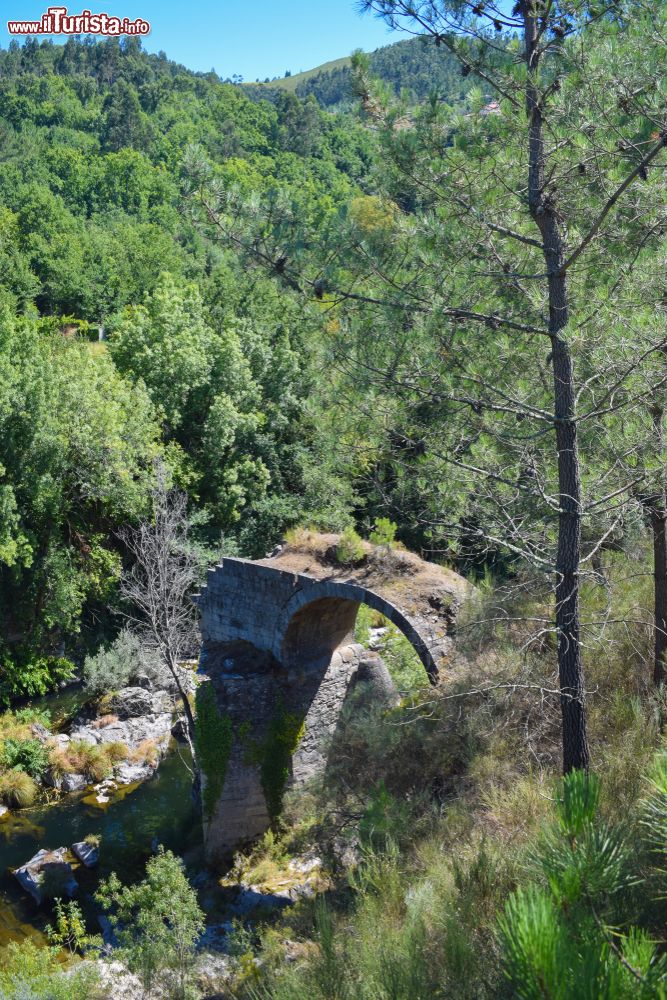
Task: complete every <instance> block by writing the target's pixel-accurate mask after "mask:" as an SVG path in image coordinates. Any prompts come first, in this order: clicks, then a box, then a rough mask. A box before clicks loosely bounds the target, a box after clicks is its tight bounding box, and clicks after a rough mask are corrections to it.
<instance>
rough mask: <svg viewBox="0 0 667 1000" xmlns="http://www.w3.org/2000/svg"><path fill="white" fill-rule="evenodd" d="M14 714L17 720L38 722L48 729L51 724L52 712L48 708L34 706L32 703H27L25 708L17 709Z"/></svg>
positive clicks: (31, 722)
mask: <svg viewBox="0 0 667 1000" xmlns="http://www.w3.org/2000/svg"><path fill="white" fill-rule="evenodd" d="M13 714H14V718H15V719H16V721H17V722H21V723H25V724H26V725H33V724H34V723H38V724H39V725H40V726H45V727H46V728H47V729H48V728H49V726H50V725H51V712H50V711H49V709H48V708H33V707H32V706H31V705H27V706H26V707H25V708H17V709H15V710H14V713H13Z"/></svg>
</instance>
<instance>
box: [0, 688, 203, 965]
mask: <svg viewBox="0 0 667 1000" xmlns="http://www.w3.org/2000/svg"><path fill="white" fill-rule="evenodd" d="M72 699H73V696H71V695H68V696H66V697H65V698H60V700H58V696H56V699H50V700H49V703H48V707H49V709H50V710H51V713H52V719H53V720H54V721H55V720H57V719H58V717H59V714H60V713H62V715H65V714H69V711H70V710H71V703H72ZM188 764H189V758H188V753H187V751H186V750H185V749H183V748H181V747H178V748H177V749H174V750H172V752H170V753H169V754H168V755H167V756H166V757H165V759H164V760H163V761H162V763H161V764H160V767H159V768H158V771H157V773H156V774H155V776H154V777H153V778H151V779H150V780H149V781H146V782H144V783H143V784H140V785H127V786H125V787H124V788H120V789H119V791H118V793H117V794H116V795H115V796H114V797H113V798H112V799H111V801H110V802H109V803H108V804H107V805H104V806H100V805H99V804H98V803H97V802H96V801H95V796H94V795H90V794H89V793H88V794H87V793H86V792H82V793H79V794H74V795H67V796H62V797H60V798H59V799H57V800H56V801H54V802H53V803H51V804H46V803H40V804H38V805H36V806H34V807H33V808H31V809H22V810H19V811H16V812H12V813H11V814H10V815H9V816H5V817H3V818H2V819H0V948H2V947H4V946H6V945H7V944H8V943H9V942H10V941H18V942H20V941H22V940H25V939H26V938H28V937H29V938H34V939H39V942H41V943H43V942H44V928H45V926H46V924H47V923H48V922H49V920H50V919H52V916H51V911H50V907H48V906H41V907H40V906H38V905H37V904H36V903H35V902H34V901H33V899H32V898H31V897H30V896H28V895H27V894H26V893H25V892H24V891H23V890H22V889H21V888H20V886H19V884H18V882H17V881H16V879H15V878H14V876H13V875H12V874H11V872H10V871H9V869H12V868H17V867H18V866H19V865H22V864H24V863H25V862H26V861H28V860H29V859H30V858H31V857H32V856H33V855H34V854H36V853H37V851H38V850H40V848H42V847H45V848H48V849H55V848H58V847H71V845H72V844H73V843H74V842H75V841H79V840H83V838H84V837H85V836H86V835H87V834H96V835H97V836H99V837H100V838H101V847H100V863H99V865H98V866H97V868H95V869H93V870H92V871H87V870H86V869H84V868H82V867H80V868H77V870H76V878H77V880H78V882H79V886H80V888H79V892H78V894H77V899H78V901H79V903H80V904H81V905H82V908H83V910H84V913H85V915H86V917H87V922H88V926H89V930H90V931H91V932H94V931H97V930H99V927H98V926H97V920H96V917H97V914H98V913H99V907H98V906H97V905H96V904H95V902H94V900H93V898H92V895H93V893H94V892H95V890H96V888H97V885H98V884H99V881H100V879H102V878H105V877H106V876H107V875H109V874H110V873H111V872H112V871H115V872H116V873H117V874H118V876H119V878H120V879H121V881H123V882H130V881H134V880H136V879H138V878H141V877H142V876H143V874H144V868H145V864H146V861H147V859H148V858H149V857H150V856H151V854H152V853H153V852H154V851H155V849H156V846H157V845H158V844H162V845H164V847H165V848H167V849H170V850H173V851H174V852H175V853H178V854H183V853H184V852H186V851H191V850H193V849H196V848H197V847H199V845H200V844H201V821H200V819H199V818H198V816H197V813H196V811H195V808H194V805H193V802H192V797H191V794H190V787H191V775H190V772H189V770H188V766H187V765H188Z"/></svg>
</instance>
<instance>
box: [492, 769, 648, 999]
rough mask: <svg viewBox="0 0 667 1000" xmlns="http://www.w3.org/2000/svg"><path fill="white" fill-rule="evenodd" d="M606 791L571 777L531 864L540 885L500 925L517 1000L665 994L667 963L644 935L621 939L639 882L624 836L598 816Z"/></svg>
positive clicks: (515, 901) (513, 899)
mask: <svg viewBox="0 0 667 1000" xmlns="http://www.w3.org/2000/svg"><path fill="white" fill-rule="evenodd" d="M598 802H599V781H598V779H597V778H596V777H595V776H593V775H587V774H585V773H584V772H583V771H574V772H572V773H571V774H569V775H567V776H566V777H565V778H564V780H563V783H562V787H561V791H560V793H559V795H558V796H557V799H556V820H555V822H554V823H553V824H552V825H551V826H550V827H549V828H548V829H547V830H546V831H545V833H544V835H543V836H542V837H541V839H540V841H539V842H538V844H537V846H536V848H535V850H534V852H533V857H532V862H533V868H534V870H535V873H536V875H537V876H538V877H539V879H540V881H539V882H538V881H535V882H532V883H530V884H528V885H527V886H524V887H522V888H520V889H518V890H517V891H516V892H514V893H513V894H512V895H511V896H510V898H509V899H508V901H507V903H506V905H505V910H504V914H503V916H502V917H501V919H500V921H499V933H500V942H501V946H502V953H503V961H504V967H505V972H506V975H507V978H508V980H509V982H510V985H511V990H512V995H513V996H516V997H519V998H522V1000H541V998H543V997H570V996H587V997H605V998H609V1000H615V998H619V1000H621V998H624V997H630V996H646V997H653V996H655V997H659V996H664V995H665V989H666V988H667V957H665V956H662V957H658V955H657V953H656V948H655V944H654V942H652V941H651V939H650V936H649V935H648V934H647V933H646V932H645V931H643V930H641V929H639V928H636V927H634V928H633V927H631V928H629V929H628V930H627V931H626V932H625V933H619V930H618V925H619V918H620V917H621V915H622V909H623V908H622V904H621V905H620V906H616V905H615V899H616V897H619V896H622V894H624V893H627V890H628V889H629V888H630V887H631V885H633V884H634V883H636V882H637V880H638V874H637V858H636V849H635V848H633V846H632V845H631V843H630V841H629V839H628V838H627V836H626V835H625V834H624V831H623V830H622V829H621V828H620V827H618V826H617V827H610V826H609V825H608V824H606V823H604V822H603V821H602V820H601V819H600V818H599V815H598Z"/></svg>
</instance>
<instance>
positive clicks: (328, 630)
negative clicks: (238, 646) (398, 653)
mask: <svg viewBox="0 0 667 1000" xmlns="http://www.w3.org/2000/svg"><path fill="white" fill-rule="evenodd" d="M324 588H326V590H327V591H328V593H325V594H323V593H322V590H323V589H324ZM362 604H363V605H365V606H366V607H368V608H370V609H372V610H373V611H376V612H378V613H379V614H380V615H382V616H383V617H384V618H386V619H387V620H388V621H389V622H390V623H391V624H392V625H394V626H395V627H396V628H397V629H398V630H399V631H400V632H402V633H403V635H404V636H405V638H406V639H407V641H408V642H409V643H410V645H411V646H412V648H413V649H414V651H415V653H416V654H417V656H418V657H419V660H420V661H421V663H422V664H423V666H424V669H425V671H426V674H427V677H428V679H429V681H430V682H431V683H432V684H435V683H436V682H437V677H438V665H437V663H436V662H435V660H434V658H433V655H432V653H431V651H430V649H429V648H428V646H427V644H426V642H425V641H424V639H423V638H422V636H421V635H420V634H419V632H418V631H417V630H416V629H415V627H414V626H413V625H412V624H411V622H410V621H409V620H408V619H407V618H406V617H405V615H404V614H403V613H402V612H401V611H399V609H398V608H396V607H395V606H394V605H393V604H390V603H389V602H388V601H386V600H385V599H384V598H382V597H380V595H379V594H376V593H374V592H373V591H370V590H365V589H364V588H362V587H359V586H357V585H354V584H348V583H345V584H336V583H326V584H324V585H323V584H318V585H317V586H316V587H313V588H308V589H306V590H302V591H299V592H298V593H297V594H296V595H294V597H293V598H292V600H291V601H289V602H288V605H287V607H286V608H285V613H284V618H283V619H282V621H281V623H280V625H279V628H278V630H277V634H276V639H275V641H274V648H273V652H274V655H275V656H276V658H277V659H278V660H279V661H280V662H281V663H284V664H285V665H286V666H287V667H288V668H292V669H294V668H297V669H298V668H299V667H302V666H304V665H305V664H306V663H308V664H309V665H310V666H311V667H312V668H315V669H321V667H322V666H326V665H327V664H328V663H329V662H330V660H331V657H332V656H333V654H334V653H335V651H336V650H337V649H339V648H340V647H341V646H344V645H346V644H349V643H353V642H354V641H355V625H356V622H357V616H358V614H359V609H360V607H361V605H362Z"/></svg>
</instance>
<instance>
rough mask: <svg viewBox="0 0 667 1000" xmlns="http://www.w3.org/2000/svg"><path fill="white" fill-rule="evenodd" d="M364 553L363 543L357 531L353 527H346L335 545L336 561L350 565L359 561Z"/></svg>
mask: <svg viewBox="0 0 667 1000" xmlns="http://www.w3.org/2000/svg"><path fill="white" fill-rule="evenodd" d="M365 555H366V551H365V549H364V543H363V541H362V540H361V538H360V537H359V535H358V534H357V532H356V531H355V530H354V528H351V527H350V528H346V529H345V531H344V532H343V534H342V535H341V536H340V540H339V542H338V545H337V546H336V561H337V562H339V563H341V565H343V566H351V565H354V563H358V562H361V560H362V559H363V558H364V556H365Z"/></svg>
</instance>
